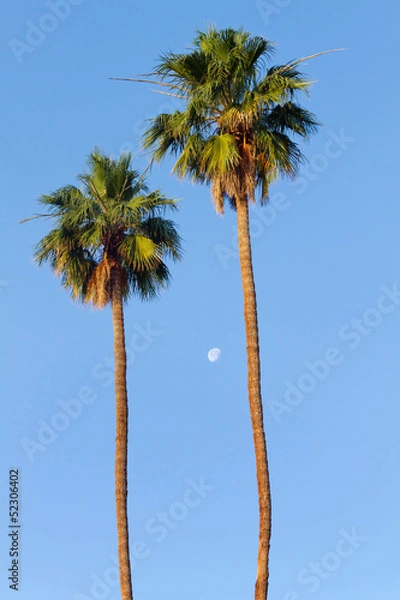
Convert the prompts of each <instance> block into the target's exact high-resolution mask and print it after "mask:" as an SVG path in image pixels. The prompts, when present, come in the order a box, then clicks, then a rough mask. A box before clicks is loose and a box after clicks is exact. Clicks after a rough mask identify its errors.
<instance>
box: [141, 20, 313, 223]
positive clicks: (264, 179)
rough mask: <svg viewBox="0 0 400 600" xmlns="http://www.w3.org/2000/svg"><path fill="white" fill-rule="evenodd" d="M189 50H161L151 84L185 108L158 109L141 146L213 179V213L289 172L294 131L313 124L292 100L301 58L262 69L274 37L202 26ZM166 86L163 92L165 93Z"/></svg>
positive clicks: (302, 82)
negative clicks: (270, 40) (161, 54)
mask: <svg viewBox="0 0 400 600" xmlns="http://www.w3.org/2000/svg"><path fill="white" fill-rule="evenodd" d="M193 45H194V49H193V51H192V52H190V53H187V54H174V53H171V52H169V53H166V54H164V55H163V56H162V57H161V59H160V61H159V64H158V66H157V68H156V70H155V72H154V74H153V75H155V76H157V77H158V80H157V81H156V83H158V84H159V85H161V86H164V87H167V88H168V92H167V93H170V94H172V95H174V96H176V97H178V98H180V99H182V100H183V101H184V103H185V108H184V110H183V111H179V110H177V111H175V112H173V113H168V114H160V115H158V116H157V117H156V118H155V119H154V120H153V121H152V123H151V125H150V127H149V128H148V130H147V132H146V133H145V139H144V145H145V147H146V148H150V149H152V150H153V158H154V159H155V160H160V159H162V158H163V157H164V156H165V155H166V154H167V153H172V154H173V155H176V156H178V160H177V161H176V163H175V166H174V171H175V172H176V173H177V175H179V176H181V177H185V176H188V177H190V178H191V179H193V180H195V181H199V182H206V183H211V184H212V196H213V199H214V202H215V206H216V210H217V212H220V213H221V212H223V209H224V201H225V200H228V201H229V202H230V204H231V205H232V206H233V208H235V206H236V202H237V199H238V197H241V198H242V199H243V198H247V199H248V200H251V201H254V200H255V192H256V190H259V192H260V199H261V201H262V202H264V201H265V200H266V199H267V197H268V190H269V185H270V183H271V182H272V181H273V180H274V179H275V178H276V177H277V176H278V175H280V174H283V175H287V176H290V177H291V176H294V175H295V174H296V172H297V169H298V166H299V164H300V163H301V162H302V159H303V156H302V153H301V151H300V150H299V148H298V146H297V144H296V143H295V142H294V141H293V138H294V137H295V136H300V137H301V138H307V137H308V136H309V135H310V134H311V133H313V132H314V131H315V129H316V128H317V126H318V123H317V121H316V119H315V117H314V115H313V114H312V113H310V112H309V111H307V110H305V109H304V108H302V107H301V106H300V105H299V104H297V103H296V102H295V96H296V93H297V92H302V91H307V88H308V87H309V86H310V84H311V82H310V81H309V80H307V79H306V78H305V77H304V76H303V75H302V73H300V72H299V71H298V69H297V65H298V64H299V63H300V62H301V61H302V60H304V59H301V60H300V61H292V62H290V63H287V64H284V65H282V66H272V67H270V68H269V69H267V68H266V61H267V59H269V58H270V56H271V54H272V53H273V44H271V43H270V42H268V41H267V40H266V39H264V38H262V37H259V36H255V37H251V36H250V34H248V33H246V32H244V31H243V30H239V31H237V30H234V29H225V30H222V31H217V30H216V29H214V28H210V29H209V30H208V31H207V32H206V33H202V32H199V33H198V35H197V37H196V38H195V40H194V44H193ZM162 93H163V92H162Z"/></svg>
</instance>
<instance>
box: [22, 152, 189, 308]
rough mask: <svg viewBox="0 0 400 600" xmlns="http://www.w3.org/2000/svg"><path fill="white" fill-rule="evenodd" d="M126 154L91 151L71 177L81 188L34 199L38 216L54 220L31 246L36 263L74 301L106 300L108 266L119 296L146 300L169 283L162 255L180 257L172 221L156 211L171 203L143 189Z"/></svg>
mask: <svg viewBox="0 0 400 600" xmlns="http://www.w3.org/2000/svg"><path fill="white" fill-rule="evenodd" d="M131 159H132V156H131V154H130V153H124V154H122V155H121V157H120V158H119V159H118V160H115V159H113V158H111V157H109V156H106V155H104V154H103V153H102V152H101V151H100V150H98V149H95V150H93V151H92V152H91V154H90V155H89V158H88V161H87V165H88V170H87V172H85V173H84V174H82V175H79V176H78V180H79V182H80V184H81V186H80V188H78V187H76V186H73V185H68V186H65V187H63V188H60V189H58V190H57V191H55V192H53V193H52V194H49V195H43V196H41V197H40V199H39V202H40V203H41V204H42V205H44V206H45V207H46V209H47V211H48V212H47V214H45V215H40V216H41V217H50V218H53V219H55V222H56V226H55V227H54V229H52V230H51V231H50V232H49V233H48V234H47V235H46V236H45V237H43V238H42V239H41V240H40V242H39V243H38V244H37V246H36V250H35V255H34V258H35V260H36V262H37V263H38V264H39V265H41V264H43V263H46V262H47V263H49V264H50V267H51V268H52V269H53V271H54V272H55V273H56V274H57V275H60V276H61V277H62V283H63V286H64V287H65V288H68V289H69V290H70V291H71V294H72V297H73V298H74V299H78V300H81V301H83V302H88V303H91V304H93V305H95V306H97V307H99V308H102V307H104V306H105V305H107V304H108V303H109V302H110V301H111V293H112V289H111V287H112V272H113V271H114V273H115V272H117V273H118V276H119V278H120V281H121V284H122V294H123V298H124V299H127V298H128V297H129V296H130V295H131V294H132V293H134V294H138V295H139V297H141V298H142V299H147V298H151V297H154V296H156V295H157V293H158V291H159V290H160V289H161V288H163V287H166V286H167V284H168V282H169V277H170V273H169V270H168V267H167V265H166V263H165V259H166V258H172V259H173V260H179V259H180V258H181V240H180V237H179V235H178V232H177V229H176V226H175V224H174V223H173V222H172V221H171V220H169V219H166V218H165V217H164V216H163V215H164V213H165V211H166V210H167V209H171V210H175V209H176V208H177V205H176V201H175V200H172V199H169V198H166V197H165V196H163V195H162V194H161V193H160V191H158V190H157V191H154V192H149V190H148V188H147V186H146V184H145V182H144V179H143V177H140V176H139V173H138V171H135V170H134V169H132V168H131Z"/></svg>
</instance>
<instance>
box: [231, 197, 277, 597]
mask: <svg viewBox="0 0 400 600" xmlns="http://www.w3.org/2000/svg"><path fill="white" fill-rule="evenodd" d="M237 219H238V241H239V258H240V271H241V275H242V285H243V295H244V320H245V327H246V346H247V372H248V394H249V403H250V415H251V423H252V427H253V439H254V450H255V455H256V472H257V486H258V504H259V514H260V525H259V543H258V558H257V580H256V586H255V600H265V599H266V598H267V594H268V575H269V567H268V557H269V545H270V538H271V493H270V485H269V473H268V458H267V445H266V441H265V433H264V422H263V407H262V399H261V373H260V348H259V342H258V319H257V302H256V290H255V284H254V275H253V265H252V258H251V242H250V227H249V207H248V202H247V199H244V200H240V201H238V202H237Z"/></svg>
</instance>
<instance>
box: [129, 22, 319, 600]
mask: <svg viewBox="0 0 400 600" xmlns="http://www.w3.org/2000/svg"><path fill="white" fill-rule="evenodd" d="M272 51H273V45H272V44H271V43H270V42H268V41H267V40H266V39H264V38H262V37H258V36H255V37H251V36H250V34H249V33H247V32H245V31H243V30H238V31H237V30H234V29H224V30H221V31H217V30H216V29H215V28H210V29H208V30H207V31H206V32H205V33H203V32H198V34H197V37H196V38H195V40H194V43H193V50H191V51H189V52H188V53H184V54H174V53H172V52H168V53H165V54H163V55H162V57H161V58H160V60H159V63H158V65H157V67H156V69H155V71H154V73H152V74H151V75H152V76H153V78H154V79H155V80H154V79H153V80H151V81H150V80H148V79H145V80H143V79H142V80H135V81H149V82H151V83H155V84H157V85H159V86H161V87H162V91H161V93H163V94H167V95H172V96H174V97H176V98H178V99H180V100H181V101H182V103H183V108H182V110H176V111H175V112H172V113H169V114H159V115H158V116H157V117H156V118H154V119H153V120H152V122H151V124H150V126H149V128H148V129H147V131H146V133H145V136H144V146H145V148H148V149H150V150H151V151H152V157H153V160H157V161H160V160H161V159H163V158H164V157H165V156H166V155H167V154H172V155H173V156H175V157H176V158H177V160H176V162H175V165H174V167H173V171H174V172H175V173H176V174H177V175H178V176H179V177H181V178H184V177H188V178H190V179H191V180H193V181H195V182H200V183H206V184H210V185H211V193H212V198H213V200H214V203H215V208H216V211H217V213H222V212H223V210H224V204H225V201H227V202H228V203H229V205H230V206H231V207H232V208H233V209H234V210H235V211H236V213H237V226H238V245H239V257H240V269H241V277H242V285H243V294H244V320H245V329H246V344H247V365H248V366H247V368H248V399H249V403H250V414H251V422H252V428H253V438H254V448H255V457H256V472H257V484H258V499H259V546H258V568H257V579H256V586H255V599H256V600H265V598H266V597H267V594H268V577H269V566H268V565H269V548H270V537H271V494H270V483H269V471H268V459H267V447H266V439H265V432H264V423H263V406H262V399H261V380H260V348H259V336H258V320H257V304H256V291H255V283H254V275H253V266H252V255H251V243H250V230H249V203H250V202H255V201H256V195H257V194H258V197H259V200H260V202H261V203H265V202H266V201H267V199H268V192H269V187H270V184H271V183H272V182H273V181H274V180H275V179H276V178H277V177H278V176H279V175H286V176H289V177H293V176H295V174H296V172H297V169H298V166H299V165H300V164H301V162H302V158H303V157H302V153H301V151H300V149H299V147H298V145H297V144H296V142H295V141H294V138H295V137H296V136H297V137H300V138H308V136H309V135H310V134H312V133H313V132H314V131H315V130H316V128H317V125H318V123H317V121H316V119H315V117H314V115H313V114H312V113H310V112H309V111H307V110H305V109H304V108H302V107H301V106H300V105H299V104H298V103H296V96H297V93H298V92H305V91H307V89H308V87H309V86H310V83H311V82H310V81H308V80H307V79H306V78H305V77H304V76H303V75H302V73H301V72H299V70H298V69H297V66H298V64H299V63H300V62H302V61H303V60H305V59H300V60H297V61H292V62H290V63H287V64H284V65H280V66H271V67H270V68H267V67H266V66H265V65H266V62H267V60H268V59H269V58H270V56H271V54H272ZM321 54H322V53H321ZM314 56H317V55H314ZM308 58H312V57H308ZM159 89H160V88H159Z"/></svg>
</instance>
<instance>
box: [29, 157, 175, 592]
mask: <svg viewBox="0 0 400 600" xmlns="http://www.w3.org/2000/svg"><path fill="white" fill-rule="evenodd" d="M88 167H89V169H88V172H87V173H84V174H83V175H80V176H78V180H79V181H80V183H81V189H78V188H77V187H75V186H72V185H68V186H65V187H63V188H61V189H59V190H57V191H56V192H54V193H52V194H50V195H44V196H42V197H41V198H40V200H39V201H40V203H41V204H42V205H44V206H45V207H46V209H47V214H45V215H39V216H42V217H51V218H53V219H55V228H54V229H52V230H51V231H50V233H48V234H47V235H46V236H45V237H44V238H43V239H42V240H40V242H39V243H38V244H37V247H36V251H35V260H36V262H37V263H38V264H39V265H42V264H43V263H49V265H50V267H51V268H52V270H53V271H54V272H55V273H56V274H57V275H60V276H61V277H62V284H63V286H64V287H65V288H67V289H69V290H70V291H71V294H72V297H73V298H74V299H76V300H80V301H82V302H84V303H90V304H92V305H94V306H95V307H98V308H103V307H105V306H106V305H108V304H111V309H112V320H113V328H114V357H115V399H116V453H115V495H116V513H117V530H118V557H119V570H120V585H121V596H122V600H132V597H133V596H132V581H131V567H130V557H129V530H128V511H127V494H128V482H127V461H128V395H127V384H126V347H125V331H124V310H123V304H124V302H125V301H126V300H127V299H128V297H129V296H130V295H138V296H139V297H140V298H141V299H148V298H152V297H155V296H156V295H157V293H158V291H159V290H160V289H161V288H164V287H166V286H167V284H168V282H169V278H170V274H169V270H168V267H167V265H166V264H165V262H164V259H165V258H166V257H170V258H172V259H174V260H177V259H180V258H181V246H180V237H179V235H178V233H177V230H176V227H175V225H174V223H173V222H172V221H170V220H168V219H166V218H164V216H163V214H164V213H165V211H166V210H167V209H176V202H175V201H174V200H171V199H168V198H166V197H165V196H163V195H162V194H161V193H160V192H159V191H155V192H149V190H148V189H147V186H146V185H145V183H144V180H143V178H142V177H139V173H138V172H137V171H135V170H133V169H132V168H131V154H128V153H126V154H123V155H121V157H120V158H119V160H114V159H112V158H111V157H108V156H105V155H104V154H102V153H101V152H100V151H98V150H94V151H93V152H92V153H91V154H90V156H89V159H88Z"/></svg>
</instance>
